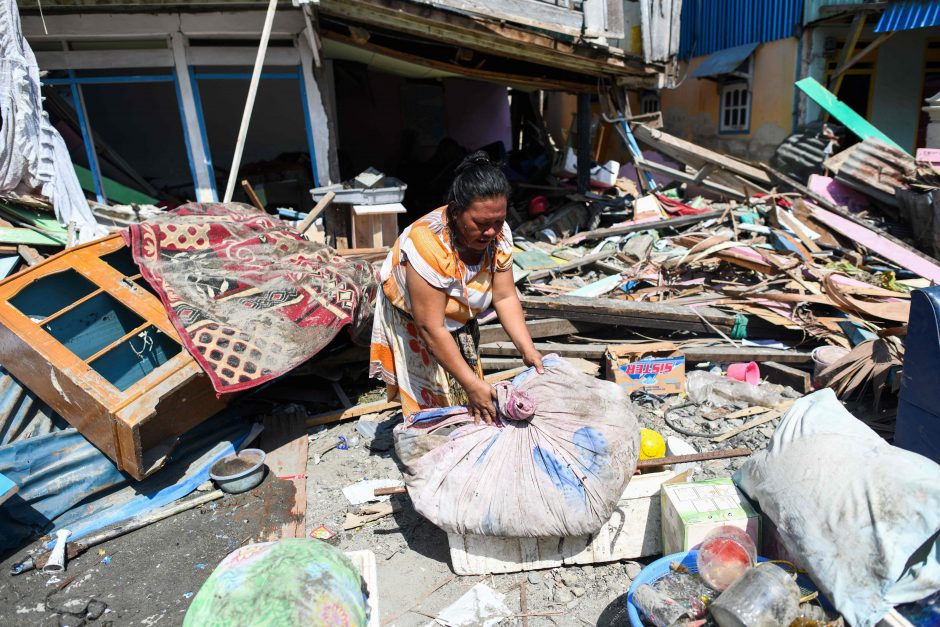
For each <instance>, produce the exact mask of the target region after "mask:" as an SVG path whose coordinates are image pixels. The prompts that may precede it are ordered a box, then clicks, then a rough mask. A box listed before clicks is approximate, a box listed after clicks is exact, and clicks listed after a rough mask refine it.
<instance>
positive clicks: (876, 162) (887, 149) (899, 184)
mask: <svg viewBox="0 0 940 627" xmlns="http://www.w3.org/2000/svg"><path fill="white" fill-rule="evenodd" d="M836 158H837V157H836ZM916 167H917V164H916V163H915V161H914V159H913V158H912V157H910V156H909V155H906V154H904V153H903V152H901V151H900V150H897V149H895V148H892V147H891V146H888V145H887V144H885V143H883V142H880V141H878V140H877V139H872V138H868V139H866V140H865V141H863V142H861V143H860V144H856V145H855V146H853V147H851V148H849V149H848V157H847V158H846V159H845V160H843V161H842V163H841V165H839V171H838V174H837V175H836V178H837V179H838V180H840V181H843V182H844V183H847V184H848V185H849V186H851V187H854V188H855V189H857V190H859V191H860V192H862V193H864V194H868V195H869V196H871V197H872V198H876V199H878V200H880V201H882V202H884V203H887V204H889V205H895V206H896V205H897V200H896V199H895V197H894V192H895V190H898V189H908V184H907V181H906V179H907V178H908V177H909V176H910V175H911V174H912V173H913V172H914V170H915V169H916Z"/></svg>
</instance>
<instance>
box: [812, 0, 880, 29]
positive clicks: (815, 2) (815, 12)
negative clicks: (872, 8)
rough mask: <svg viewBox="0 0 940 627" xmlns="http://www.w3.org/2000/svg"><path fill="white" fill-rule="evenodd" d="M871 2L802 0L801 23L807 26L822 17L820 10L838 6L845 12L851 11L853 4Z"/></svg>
mask: <svg viewBox="0 0 940 627" xmlns="http://www.w3.org/2000/svg"><path fill="white" fill-rule="evenodd" d="M868 2H871V0H803V23H804V24H809V23H810V22H815V21H816V20H818V19H819V18H821V17H823V15H822V8H823V7H828V6H833V5H839V6H841V7H845V12H848V11H850V10H851V8H852V7H851V6H848V5H853V4H866V3H868Z"/></svg>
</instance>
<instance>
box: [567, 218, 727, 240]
mask: <svg viewBox="0 0 940 627" xmlns="http://www.w3.org/2000/svg"><path fill="white" fill-rule="evenodd" d="M722 214H724V210H722V209H719V210H717V211H709V212H708V213H700V214H698V215H694V216H680V217H678V218H668V219H666V220H652V221H650V222H639V223H631V224H618V225H615V226H610V227H607V228H604V229H595V230H593V231H584V232H583V233H578V234H577V235H572V236H571V237H569V238H567V239H564V240H562V241H561V242H560V243H561V244H563V245H570V244H577V243H579V242H583V241H584V240H587V239H604V238H605V237H611V236H612V235H626V234H627V233H635V232H637V231H649V230H651V229H652V230H656V231H658V230H660V229H667V228H679V227H681V226H689V225H692V224H698V223H699V222H704V221H705V220H712V219H715V218H720V217H721V216H722Z"/></svg>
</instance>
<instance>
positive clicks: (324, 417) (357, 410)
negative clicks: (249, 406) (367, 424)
mask: <svg viewBox="0 0 940 627" xmlns="http://www.w3.org/2000/svg"><path fill="white" fill-rule="evenodd" d="M525 369H526V368H524V367H520V368H515V369H512V370H506V371H503V372H497V373H494V374H488V375H486V376H485V377H483V380H484V381H486V382H487V383H498V382H499V381H505V380H506V379H511V378H513V377H514V376H516V375H517V374H519V373H520V372H522V371H524V370H525ZM399 407H401V403H399V402H398V401H373V402H371V403H363V404H362V405H356V406H355V407H350V408H348V409H339V410H333V411H328V412H323V413H322V414H317V415H315V416H310V417H308V418H307V421H306V422H307V427H316V426H319V425H325V424H330V423H333V422H340V421H342V420H350V419H351V418H358V417H359V416H365V415H366V414H375V413H378V412H383V411H387V410H389V409H398V408H399Z"/></svg>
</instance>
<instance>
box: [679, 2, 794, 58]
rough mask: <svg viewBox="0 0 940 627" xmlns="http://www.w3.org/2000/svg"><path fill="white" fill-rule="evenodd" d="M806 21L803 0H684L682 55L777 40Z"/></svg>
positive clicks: (694, 54) (680, 47)
mask: <svg viewBox="0 0 940 627" xmlns="http://www.w3.org/2000/svg"><path fill="white" fill-rule="evenodd" d="M802 21H803V0H684V1H683V3H682V26H681V35H680V43H679V58H680V59H690V58H691V57H698V56H702V55H705V54H711V53H713V52H715V51H718V50H723V49H725V48H733V47H735V46H743V45H744V44H760V43H765V42H768V41H776V40H777V39H783V38H785V37H791V36H792V35H793V29H794V28H795V27H796V26H798V25H800V24H801V23H802Z"/></svg>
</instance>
